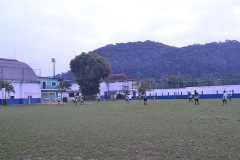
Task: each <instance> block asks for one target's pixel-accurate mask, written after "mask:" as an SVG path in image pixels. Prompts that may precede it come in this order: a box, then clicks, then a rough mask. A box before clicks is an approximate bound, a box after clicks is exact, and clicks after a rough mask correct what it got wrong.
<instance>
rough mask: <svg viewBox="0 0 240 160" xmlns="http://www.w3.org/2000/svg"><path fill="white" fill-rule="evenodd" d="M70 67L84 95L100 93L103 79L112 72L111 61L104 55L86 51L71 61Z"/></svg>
mask: <svg viewBox="0 0 240 160" xmlns="http://www.w3.org/2000/svg"><path fill="white" fill-rule="evenodd" d="M70 68H71V71H72V72H73V74H74V76H75V78H76V82H77V83H78V85H79V86H80V89H81V91H82V94H83V95H93V94H97V93H99V92H100V90H99V87H100V82H101V79H103V78H105V77H107V76H108V75H109V73H110V72H111V69H110V65H109V63H108V62H107V61H106V60H105V59H104V58H103V57H101V56H99V55H96V54H93V53H91V54H87V53H84V52H83V53H81V54H80V55H78V56H76V57H75V58H74V59H72V60H71V61H70Z"/></svg>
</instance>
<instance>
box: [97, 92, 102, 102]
mask: <svg viewBox="0 0 240 160" xmlns="http://www.w3.org/2000/svg"><path fill="white" fill-rule="evenodd" d="M100 98H101V97H100V94H98V95H97V100H98V103H99V102H100Z"/></svg>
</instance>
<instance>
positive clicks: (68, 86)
mask: <svg viewBox="0 0 240 160" xmlns="http://www.w3.org/2000/svg"><path fill="white" fill-rule="evenodd" d="M71 87H72V84H71V83H70V82H65V81H61V82H60V83H59V85H58V90H59V91H61V98H62V92H63V91H67V90H71Z"/></svg>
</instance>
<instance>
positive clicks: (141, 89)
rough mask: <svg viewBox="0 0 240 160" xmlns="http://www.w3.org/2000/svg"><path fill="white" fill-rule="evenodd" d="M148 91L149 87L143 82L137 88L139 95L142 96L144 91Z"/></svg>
mask: <svg viewBox="0 0 240 160" xmlns="http://www.w3.org/2000/svg"><path fill="white" fill-rule="evenodd" d="M149 89H150V87H149V85H148V84H147V83H146V82H144V81H143V82H141V84H140V85H139V87H138V93H140V94H141V95H144V94H145V93H146V91H147V90H149Z"/></svg>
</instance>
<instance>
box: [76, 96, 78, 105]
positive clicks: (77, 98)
mask: <svg viewBox="0 0 240 160" xmlns="http://www.w3.org/2000/svg"><path fill="white" fill-rule="evenodd" d="M77 101H78V98H77V96H75V105H77Z"/></svg>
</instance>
